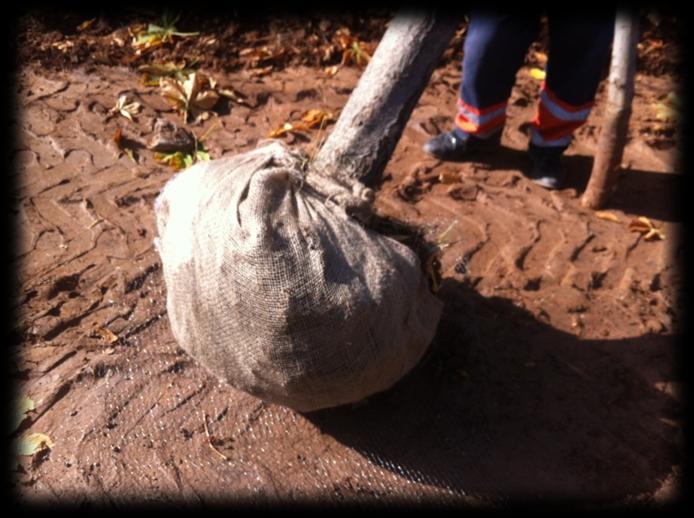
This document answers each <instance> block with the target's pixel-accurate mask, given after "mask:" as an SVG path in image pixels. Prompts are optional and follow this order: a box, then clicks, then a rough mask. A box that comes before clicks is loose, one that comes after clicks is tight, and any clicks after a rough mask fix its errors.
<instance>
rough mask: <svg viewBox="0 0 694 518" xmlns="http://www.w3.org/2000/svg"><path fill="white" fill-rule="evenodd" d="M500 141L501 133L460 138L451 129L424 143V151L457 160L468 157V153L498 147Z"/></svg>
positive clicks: (445, 158) (443, 158)
mask: <svg viewBox="0 0 694 518" xmlns="http://www.w3.org/2000/svg"><path fill="white" fill-rule="evenodd" d="M500 142H501V133H498V134H496V135H494V136H492V137H489V138H486V139H481V138H476V137H473V136H472V135H470V136H468V137H467V138H462V137H460V136H459V135H458V134H457V133H456V132H455V130H453V131H449V132H448V133H442V134H441V135H438V136H436V137H434V138H432V139H431V140H429V142H427V143H426V144H424V151H426V152H427V153H429V154H430V155H433V156H435V157H436V158H438V159H440V160H449V161H457V160H464V159H466V158H468V155H470V153H473V152H476V151H488V150H492V149H495V148H497V147H499V145H500Z"/></svg>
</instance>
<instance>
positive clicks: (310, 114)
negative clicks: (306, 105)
mask: <svg viewBox="0 0 694 518" xmlns="http://www.w3.org/2000/svg"><path fill="white" fill-rule="evenodd" d="M301 120H302V121H304V122H305V123H306V125H307V126H308V127H309V128H315V127H316V126H321V125H322V124H323V123H324V122H331V121H334V120H335V116H334V115H333V114H332V113H330V112H324V111H322V110H317V109H315V108H314V109H311V110H308V111H307V112H305V113H304V114H303V115H302V116H301Z"/></svg>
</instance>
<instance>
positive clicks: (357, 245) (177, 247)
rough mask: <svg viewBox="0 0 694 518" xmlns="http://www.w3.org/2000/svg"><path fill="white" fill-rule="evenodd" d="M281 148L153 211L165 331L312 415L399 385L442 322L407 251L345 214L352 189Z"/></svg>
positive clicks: (205, 165)
mask: <svg viewBox="0 0 694 518" xmlns="http://www.w3.org/2000/svg"><path fill="white" fill-rule="evenodd" d="M304 164H305V161H304V159H303V157H302V156H301V155H299V154H297V153H295V152H293V151H291V150H289V149H288V148H287V147H285V146H284V145H282V144H280V143H273V144H270V145H267V146H264V147H261V148H258V149H256V150H254V151H251V152H248V153H244V154H241V155H236V156H232V157H229V158H222V159H219V160H213V161H209V162H201V163H198V164H196V165H194V166H193V167H191V168H190V169H188V170H186V171H184V172H182V173H180V174H178V175H177V176H176V177H174V178H173V179H172V180H171V181H169V182H168V183H167V184H166V186H165V187H164V189H163V191H162V193H161V194H160V196H159V197H158V199H157V200H156V203H155V212H156V218H157V226H158V233H159V236H158V238H157V240H156V245H157V249H158V251H159V253H160V255H161V259H162V265H163V273H164V278H165V281H166V287H167V308H168V316H169V320H170V323H171V329H172V331H173V334H174V337H175V338H176V340H177V341H178V343H179V344H180V345H181V347H183V348H184V349H185V350H186V351H187V352H188V353H189V354H190V355H191V356H193V357H194V358H196V359H197V360H198V361H199V362H200V363H201V364H202V365H204V366H205V367H206V368H207V369H209V370H210V371H211V372H212V373H214V374H215V375H216V376H217V377H219V378H221V379H223V380H225V381H227V382H228V383H230V384H232V385H233V386H235V387H237V388H239V389H241V390H244V391H246V392H249V393H251V394H254V395H256V396H258V397H260V398H262V399H265V400H268V401H272V402H276V403H280V404H283V405H287V406H289V407H292V408H294V409H297V410H299V411H310V410H316V409H320V408H325V407H331V406H336V405H341V404H344V403H350V402H354V401H358V400H360V399H362V398H364V397H367V396H369V395H371V394H374V393H376V392H380V391H383V390H385V389H388V388H389V387H391V386H392V385H393V384H394V383H395V382H396V381H398V380H399V379H400V378H401V377H402V376H403V375H404V374H406V373H407V372H408V371H409V370H410V369H411V368H412V367H414V365H415V364H416V363H417V362H418V361H419V360H420V358H421V357H422V355H423V354H424V352H425V351H426V349H427V346H428V345H429V343H430V341H431V339H432V338H433V334H434V331H435V329H436V326H437V324H438V320H439V317H440V314H441V309H442V303H441V302H440V301H439V300H438V299H437V298H436V297H435V296H434V295H432V294H431V293H430V291H429V289H428V286H427V282H426V280H425V279H424V277H423V276H422V274H421V270H420V266H419V261H418V259H417V257H416V256H415V255H414V253H413V252H412V251H411V250H410V249H408V248H407V247H406V246H404V245H402V244H400V243H398V242H397V241H394V240H392V239H390V238H387V237H385V236H382V235H380V234H378V233H376V232H373V231H370V230H367V229H365V228H364V227H363V226H362V225H360V224H359V222H357V221H356V220H355V219H354V218H352V217H350V216H348V215H347V214H346V213H345V208H349V207H351V208H355V207H359V206H361V205H363V204H364V199H363V193H364V191H363V187H362V186H361V184H359V183H358V182H357V184H358V185H356V186H355V187H354V189H353V190H352V192H350V191H349V190H348V189H341V188H339V186H336V185H332V184H331V183H330V182H327V183H326V182H324V181H323V179H322V177H321V176H320V175H309V176H308V177H307V176H306V174H305V173H304V172H303V171H302V166H303V165H304Z"/></svg>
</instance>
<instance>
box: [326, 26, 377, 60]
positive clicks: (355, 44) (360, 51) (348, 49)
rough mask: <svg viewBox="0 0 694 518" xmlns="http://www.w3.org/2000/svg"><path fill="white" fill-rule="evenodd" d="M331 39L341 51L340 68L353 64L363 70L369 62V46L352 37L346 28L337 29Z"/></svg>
mask: <svg viewBox="0 0 694 518" xmlns="http://www.w3.org/2000/svg"><path fill="white" fill-rule="evenodd" d="M333 39H334V41H335V42H336V43H337V45H338V46H339V48H340V49H341V50H342V61H341V62H340V66H345V65H348V64H349V63H351V62H353V63H354V64H355V65H357V66H358V67H360V68H364V67H365V66H366V65H367V64H368V63H369V61H370V60H371V46H370V45H368V44H367V43H365V42H363V41H360V40H359V38H357V37H356V36H353V35H352V33H351V32H350V30H349V29H348V28H346V27H342V28H340V29H338V30H337V31H336V32H335V36H334V38H333Z"/></svg>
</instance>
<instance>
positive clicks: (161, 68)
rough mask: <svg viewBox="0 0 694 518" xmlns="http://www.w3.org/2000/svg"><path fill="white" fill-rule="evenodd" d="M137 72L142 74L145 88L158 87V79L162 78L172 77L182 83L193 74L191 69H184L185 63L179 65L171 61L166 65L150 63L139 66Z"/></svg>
mask: <svg viewBox="0 0 694 518" xmlns="http://www.w3.org/2000/svg"><path fill="white" fill-rule="evenodd" d="M137 70H138V72H141V73H142V83H143V84H144V85H145V86H159V79H161V78H162V77H172V78H174V79H178V80H179V81H183V80H185V78H186V77H188V76H189V75H190V74H192V73H193V72H194V70H193V69H190V68H186V63H185V61H182V62H180V63H175V62H173V61H169V62H167V63H151V64H148V65H141V66H139V67H138V68H137Z"/></svg>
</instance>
